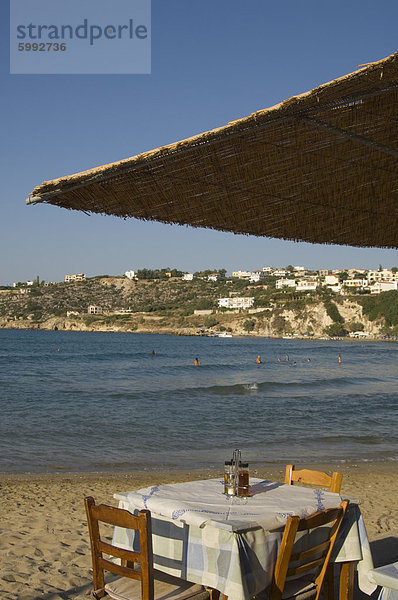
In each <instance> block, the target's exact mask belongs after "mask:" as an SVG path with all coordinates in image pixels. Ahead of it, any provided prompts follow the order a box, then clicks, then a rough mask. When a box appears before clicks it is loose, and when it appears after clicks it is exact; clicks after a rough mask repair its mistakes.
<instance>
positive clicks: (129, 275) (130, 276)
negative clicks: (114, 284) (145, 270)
mask: <svg viewBox="0 0 398 600" xmlns="http://www.w3.org/2000/svg"><path fill="white" fill-rule="evenodd" d="M124 276H125V277H127V279H135V271H125V272H124Z"/></svg>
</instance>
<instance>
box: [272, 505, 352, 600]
mask: <svg viewBox="0 0 398 600" xmlns="http://www.w3.org/2000/svg"><path fill="white" fill-rule="evenodd" d="M347 506H348V501H347V500H344V502H342V503H341V504H340V508H336V509H327V510H324V511H320V512H318V513H315V514H314V515H310V516H309V517H306V518H304V519H301V520H300V519H299V517H297V516H293V517H289V518H288V520H287V522H286V526H285V530H284V533H283V538H282V542H281V546H280V550H279V553H278V558H277V561H276V565H275V570H274V575H273V580H272V584H271V591H270V596H269V597H270V600H281V598H282V594H283V590H284V586H285V582H286V578H287V577H291V576H299V575H303V574H304V573H310V572H311V575H312V580H313V583H314V585H315V587H316V589H315V592H314V598H315V600H318V599H319V594H320V592H321V588H322V584H323V580H324V578H325V574H326V569H327V566H328V563H329V559H330V555H331V553H332V550H333V545H334V542H335V540H336V537H337V534H338V531H339V528H340V525H341V522H342V520H343V517H344V515H345V512H346V510H347ZM326 526H327V527H326ZM318 528H321V529H322V537H323V536H325V537H326V540H324V541H323V542H321V543H319V537H318V536H317V535H313V533H316V531H315V530H316V529H318ZM323 530H325V531H323ZM305 531H308V535H304V537H303V538H302V539H303V541H304V544H303V545H304V546H306V547H305V549H304V550H302V551H301V552H295V553H293V548H294V545H295V543H296V541H297V539H298V536H297V533H298V532H305ZM301 537H302V536H301ZM312 540H313V542H312ZM311 544H312V545H311ZM314 555H315V556H314Z"/></svg>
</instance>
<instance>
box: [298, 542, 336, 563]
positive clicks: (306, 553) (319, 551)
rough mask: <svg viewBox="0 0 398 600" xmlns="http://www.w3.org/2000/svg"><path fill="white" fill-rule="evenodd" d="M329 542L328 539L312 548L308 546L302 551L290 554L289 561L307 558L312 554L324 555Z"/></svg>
mask: <svg viewBox="0 0 398 600" xmlns="http://www.w3.org/2000/svg"><path fill="white" fill-rule="evenodd" d="M329 544H330V540H326V542H322V544H318V546H314V547H313V548H309V549H308V550H303V551H302V552H297V553H296V554H292V555H291V557H290V562H294V561H298V560H308V559H309V558H311V556H313V555H314V554H315V555H318V556H324V555H325V554H326V552H327V551H328V549H329Z"/></svg>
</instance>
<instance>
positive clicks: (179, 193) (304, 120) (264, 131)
mask: <svg viewBox="0 0 398 600" xmlns="http://www.w3.org/2000/svg"><path fill="white" fill-rule="evenodd" d="M397 164H398V53H396V54H393V55H391V56H389V57H388V58H385V59H383V60H380V61H378V62H375V63H371V64H369V65H366V66H365V67H364V68H361V69H359V70H357V71H355V72H354V73H351V74H349V75H345V76H344V77H341V78H339V79H336V80H334V81H331V82H329V83H326V84H324V85H321V86H320V87H318V88H315V89H313V90H311V91H310V92H307V93H304V94H301V95H299V96H296V97H293V98H290V99H289V100H285V101H284V102H281V103H280V104H278V105H276V106H273V107H271V108H268V109H265V110H259V111H258V112H255V113H253V114H251V115H250V116H249V117H245V118H242V119H238V120H236V121H231V122H230V123H228V125H226V126H224V127H220V128H218V129H213V130H212V131H207V132H205V133H202V134H200V135H197V136H195V137H192V138H189V139H186V140H183V141H180V142H176V143H174V144H170V145H168V146H163V147H161V148H157V149H156V150H152V151H150V152H145V153H143V154H139V155H138V156H134V157H132V158H127V159H125V160H122V161H119V162H115V163H111V164H108V165H104V166H101V167H97V168H95V169H90V170H89V171H84V172H82V173H77V174H75V175H70V176H67V177H61V178H59V179H54V180H52V181H46V182H44V183H42V185H40V186H38V187H36V188H35V189H34V191H33V192H32V194H31V196H30V197H29V198H28V200H27V202H28V203H38V202H48V203H50V204H55V205H57V206H61V207H64V208H70V209H74V210H81V211H85V212H93V213H106V214H109V215H117V216H120V217H135V218H137V219H144V220H154V221H161V222H163V223H178V224H180V225H191V226H193V227H209V228H213V229H217V230H221V231H231V232H234V233H244V234H250V235H256V236H267V237H274V238H283V239H289V240H300V241H307V242H317V243H331V244H347V245H351V246H377V247H386V248H394V247H397V246H398V186H397Z"/></svg>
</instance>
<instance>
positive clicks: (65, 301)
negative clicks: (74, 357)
mask: <svg viewBox="0 0 398 600" xmlns="http://www.w3.org/2000/svg"><path fill="white" fill-rule="evenodd" d="M237 297H242V298H244V299H248V298H250V299H252V301H251V304H252V306H251V307H250V308H231V309H229V308H224V307H220V306H219V304H220V302H219V300H220V298H227V299H234V298H237ZM0 328H5V329H43V330H64V331H113V332H136V333H165V334H173V335H218V334H220V333H224V334H231V335H238V336H240V335H251V336H261V337H284V336H296V337H305V338H314V339H319V338H325V337H326V338H330V337H339V338H343V337H347V338H348V337H356V338H359V339H372V340H374V339H385V338H388V339H391V338H392V339H394V338H395V337H396V336H397V333H398V292H396V291H389V292H384V293H382V294H380V295H379V296H378V297H376V298H374V297H370V296H361V295H358V294H356V295H355V294H352V295H343V296H341V295H335V294H333V292H330V291H329V292H328V291H325V290H320V291H318V292H312V293H305V294H304V293H302V294H298V293H293V292H286V291H283V292H278V291H277V290H276V289H275V286H274V287H272V285H271V284H267V285H251V284H247V282H242V281H239V280H232V281H215V282H210V281H203V280H193V281H182V280H181V279H178V278H170V279H168V280H166V281H159V280H158V281H145V280H141V281H132V280H129V279H127V278H123V277H94V278H91V279H87V280H84V281H74V282H68V283H58V284H53V285H51V286H41V285H37V286H32V287H31V288H20V289H18V288H17V289H12V290H1V292H0Z"/></svg>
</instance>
